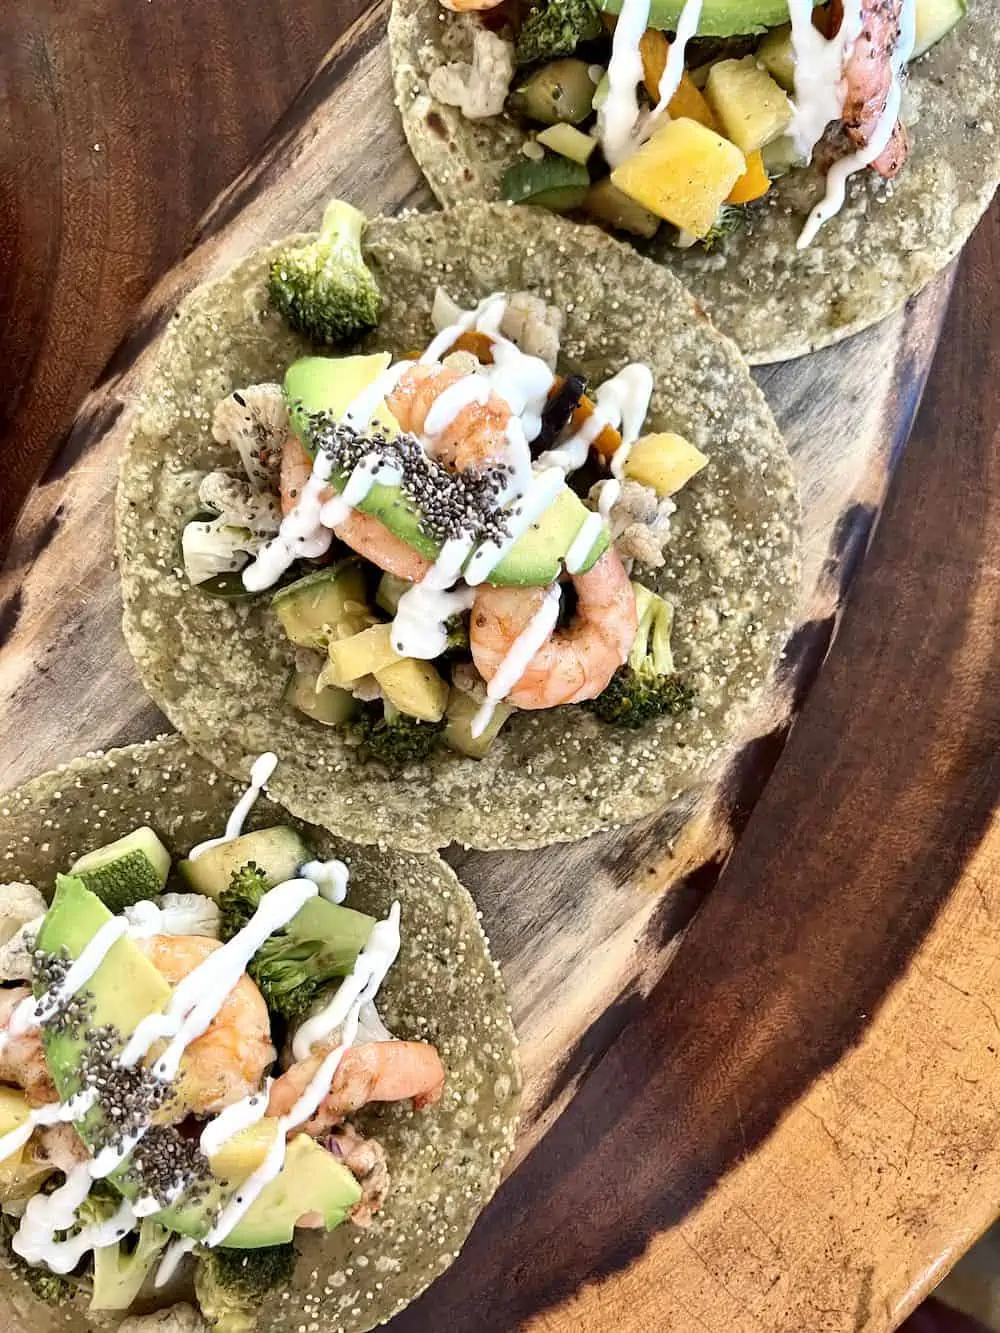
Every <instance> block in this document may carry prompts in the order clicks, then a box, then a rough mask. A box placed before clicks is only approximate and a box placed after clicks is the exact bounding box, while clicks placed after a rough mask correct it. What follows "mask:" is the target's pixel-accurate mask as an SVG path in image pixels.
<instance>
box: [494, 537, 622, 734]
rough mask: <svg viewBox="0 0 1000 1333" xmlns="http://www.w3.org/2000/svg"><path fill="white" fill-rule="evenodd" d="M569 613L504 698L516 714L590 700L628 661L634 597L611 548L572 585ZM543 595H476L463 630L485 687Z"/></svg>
mask: <svg viewBox="0 0 1000 1333" xmlns="http://www.w3.org/2000/svg"><path fill="white" fill-rule="evenodd" d="M572 582H573V587H574V588H575V589H576V594H577V604H576V615H575V616H574V618H573V621H572V623H571V624H569V625H568V626H567V627H566V628H565V629H557V630H555V631H554V632H553V633H552V634H551V635H550V636H549V639H548V640H547V642H546V643H544V644H543V645H542V646H541V648H539V650H538V652H537V653H535V655H534V657H533V658H532V659H531V661H530V662H529V663H528V665H527V668H526V669H525V671H524V673H523V674H522V675H521V677H520V679H519V680H518V681H517V684H516V685H515V686H514V688H513V689H512V690H511V691H510V693H509V694H508V695H507V696H506V701H507V702H508V703H510V704H513V705H514V707H516V708H525V709H537V708H557V707H558V706H559V705H560V704H578V703H583V702H584V700H586V699H596V698H597V696H598V695H599V694H600V693H601V692H602V691H603V690H604V689H605V688H606V686H607V684H608V682H609V681H610V680H611V677H612V676H613V675H614V674H615V672H616V671H617V670H618V668H619V667H620V666H622V665H623V664H624V663H625V661H626V660H627V658H628V654H629V650H630V649H631V647H632V644H633V642H634V640H635V635H636V630H637V628H638V620H637V617H636V610H635V593H634V592H633V591H632V584H631V583H630V582H629V577H628V573H627V572H626V570H625V566H624V565H623V564H622V561H621V557H620V556H619V555H618V553H617V552H616V551H615V549H614V548H613V547H612V548H610V549H609V550H607V551H605V552H604V554H603V555H602V556H601V558H600V559H599V560H598V561H597V563H596V564H595V565H594V566H593V568H592V569H590V570H588V572H587V573H586V574H577V575H574V576H573V579H572ZM547 595H548V589H547V588H492V587H488V586H487V585H485V584H484V585H483V586H481V587H480V588H479V590H478V591H477V593H476V600H475V602H474V603H473V606H472V618H471V622H470V626H469V643H470V646H471V648H472V660H473V661H474V662H475V664H476V669H477V671H478V672H479V674H480V675H481V676H482V677H483V679H484V680H485V681H491V680H492V679H493V677H494V676H495V675H496V674H497V672H498V671H499V670H500V667H501V665H502V664H503V662H504V661H505V659H506V658H507V656H508V654H509V653H510V651H511V649H512V648H513V647H514V644H515V643H516V641H517V639H518V638H519V637H520V635H521V634H523V633H524V631H525V630H526V629H527V628H528V625H529V624H530V623H531V621H532V619H533V617H534V616H535V615H536V614H537V613H538V611H539V609H540V607H541V605H542V603H543V602H544V600H545V598H546V596H547Z"/></svg>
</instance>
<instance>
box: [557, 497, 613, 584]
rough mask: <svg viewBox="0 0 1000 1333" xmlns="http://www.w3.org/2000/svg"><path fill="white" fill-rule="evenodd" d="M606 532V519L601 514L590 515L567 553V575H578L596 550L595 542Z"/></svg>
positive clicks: (581, 525) (582, 524)
mask: <svg viewBox="0 0 1000 1333" xmlns="http://www.w3.org/2000/svg"><path fill="white" fill-rule="evenodd" d="M603 531H604V518H603V517H602V515H601V514H599V513H597V512H596V511H595V512H594V513H591V514H588V515H587V517H586V518H585V519H584V520H583V522H582V523H581V524H580V531H579V532H578V533H577V534H576V536H575V537H574V538H573V540H572V542H570V547H569V550H568V551H567V552H566V561H565V564H566V573H567V574H578V573H579V572H580V570H581V569H582V568H583V566H584V565H585V564H586V562H587V556H589V555H590V553H591V551H592V550H593V549H594V542H596V541H597V539H598V537H599V536H600V535H601V533H602V532H603Z"/></svg>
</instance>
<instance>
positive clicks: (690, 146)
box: [611, 117, 746, 236]
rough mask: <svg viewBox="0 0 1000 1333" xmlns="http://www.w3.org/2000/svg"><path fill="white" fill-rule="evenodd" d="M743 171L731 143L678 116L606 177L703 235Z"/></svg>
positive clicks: (658, 212) (741, 160)
mask: <svg viewBox="0 0 1000 1333" xmlns="http://www.w3.org/2000/svg"><path fill="white" fill-rule="evenodd" d="M745 170H746V160H745V159H744V157H743V154H742V153H741V152H740V150H739V149H738V148H737V147H736V146H735V145H734V144H732V143H730V142H729V140H728V139H723V138H722V136H721V135H719V134H716V132H715V131H714V130H710V129H708V128H706V126H704V125H699V124H698V122H697V121H695V120H690V119H688V118H687V117H682V118H681V119H680V120H668V121H667V122H666V123H665V124H663V125H661V126H660V128H659V129H658V130H657V131H656V133H655V134H654V135H653V136H652V138H651V139H650V140H649V141H648V142H647V143H645V144H643V146H642V147H641V148H640V149H639V150H638V151H637V152H635V153H633V154H632V156H631V157H629V158H626V159H625V161H624V162H623V163H622V164H621V166H619V167H617V168H616V169H615V170H614V171H613V172H612V173H611V180H612V183H613V184H614V185H616V186H617V187H618V189H619V190H621V191H623V192H624V193H625V194H627V195H628V196H629V198H630V199H634V200H635V201H636V202H637V203H639V204H642V206H643V207H644V208H648V209H649V210H650V212H651V213H655V214H656V215H657V217H661V218H666V220H667V221H668V222H672V223H673V224H674V226H675V227H680V228H681V230H682V231H688V232H691V233H692V235H694V236H705V235H706V234H707V233H708V232H709V231H711V229H712V227H713V225H714V223H715V219H716V218H717V217H718V214H719V209H720V208H721V207H722V205H723V204H724V203H725V201H726V198H727V197H728V195H729V192H730V190H732V188H733V186H734V185H735V184H736V182H737V181H738V180H739V178H740V177H741V176H742V175H743V173H744V171H745Z"/></svg>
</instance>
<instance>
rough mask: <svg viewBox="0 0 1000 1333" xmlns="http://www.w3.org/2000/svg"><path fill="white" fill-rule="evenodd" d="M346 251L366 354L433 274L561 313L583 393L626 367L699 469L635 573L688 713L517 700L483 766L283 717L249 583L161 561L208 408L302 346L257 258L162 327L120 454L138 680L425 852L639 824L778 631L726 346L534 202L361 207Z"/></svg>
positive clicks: (618, 253)
mask: <svg viewBox="0 0 1000 1333" xmlns="http://www.w3.org/2000/svg"><path fill="white" fill-rule="evenodd" d="M367 244H368V254H369V260H370V263H371V264H372V266H373V268H374V271H375V273H376V276H377V278H378V281H379V283H380V285H381V287H382V290H383V294H384V296H385V298H386V305H385V309H384V312H383V318H382V322H381V324H380V326H379V328H378V329H377V330H375V332H374V333H373V334H372V335H371V337H370V339H369V340H368V345H369V347H370V349H372V350H374V349H384V350H388V351H391V352H392V353H393V354H394V355H396V356H400V355H403V354H408V353H412V352H413V350H414V349H416V348H421V347H424V346H425V345H426V344H427V343H428V342H429V341H430V338H431V336H432V334H433V327H432V324H431V318H430V311H431V304H432V301H433V297H434V291H435V287H436V285H437V284H438V283H440V284H442V285H444V286H446V287H447V289H448V291H449V292H450V294H451V295H452V296H453V297H454V298H455V299H456V300H458V301H460V302H461V303H462V304H463V305H464V306H467V307H468V306H471V305H472V304H474V303H475V301H477V300H478V299H480V298H482V297H484V296H485V295H487V294H488V293H490V292H494V291H501V290H502V291H508V292H515V291H519V290H523V289H528V290H532V291H536V292H539V293H542V294H544V296H545V298H546V299H547V300H549V301H550V302H552V303H554V304H555V305H557V306H559V307H560V308H561V309H562V310H564V311H565V312H566V324H565V328H564V332H563V340H562V348H563V368H566V369H568V368H572V369H576V370H580V371H582V372H583V373H584V374H586V375H587V376H588V378H589V379H590V381H591V382H593V383H599V382H601V381H602V380H604V379H606V378H607V377H608V376H609V375H610V374H612V373H613V372H615V371H617V370H619V369H621V367H622V366H624V365H625V364H627V363H628V362H630V361H645V362H647V363H648V364H649V365H650V366H651V369H652V372H653V380H654V384H655V386H656V388H655V392H654V396H653V402H652V408H651V412H650V416H649V419H648V421H647V427H646V428H647V430H664V429H669V430H676V431H679V432H680V433H681V434H683V435H684V436H686V437H687V438H688V439H690V440H691V441H692V442H693V443H694V444H696V445H697V446H698V447H699V448H700V449H701V450H702V451H703V452H704V453H706V454H707V455H708V456H709V458H710V459H711V463H710V466H708V467H707V468H705V469H704V471H703V472H701V473H700V474H699V475H698V476H697V477H696V478H695V479H694V481H693V482H691V483H690V484H689V485H688V486H687V487H685V489H684V490H683V491H682V492H681V493H680V494H679V495H678V496H677V497H676V499H677V504H678V510H677V513H676V515H675V516H674V518H673V520H672V522H673V528H672V533H673V537H672V541H671V545H670V546H669V547H668V549H667V564H666V566H665V567H664V568H663V569H661V570H660V571H658V572H656V573H649V572H647V571H643V570H639V571H638V572H637V576H638V577H641V578H643V579H644V580H645V581H646V582H647V583H649V584H650V585H651V586H653V587H655V588H656V590H657V591H659V592H661V593H663V594H664V595H666V596H667V597H668V598H669V599H670V600H671V602H673V603H674V605H675V607H676V621H675V628H674V633H673V646H674V652H675V657H676V661H677V668H678V670H679V671H681V672H683V673H684V674H685V676H687V678H688V679H689V680H690V682H691V684H692V685H693V686H694V687H695V689H696V691H697V696H698V698H697V705H696V707H695V709H694V710H693V711H692V712H691V713H689V714H687V715H685V716H683V717H680V718H676V719H670V718H664V719H661V720H660V721H659V722H658V723H653V724H650V725H649V726H648V727H646V728H645V729H643V730H640V731H621V730H618V729H615V728H612V727H609V726H607V725H605V724H603V723H601V722H599V721H598V720H597V719H596V718H595V717H594V716H593V715H592V714H591V713H590V712H588V711H586V710H585V709H583V708H580V707H576V708H560V709H556V710H549V711H547V712H535V713H518V714H517V715H515V716H514V717H513V718H512V719H511V721H510V722H509V723H508V724H507V725H506V726H505V727H504V729H503V731H502V732H501V733H500V736H499V738H498V740H497V741H496V742H495V743H494V745H493V746H492V747H491V749H490V751H489V753H488V755H487V757H486V758H485V759H484V760H482V761H481V762H478V763H477V762H476V761H475V760H471V759H465V758H462V757H460V756H458V755H456V754H454V753H452V752H451V751H450V750H447V749H445V748H443V747H441V748H439V749H438V750H437V751H435V752H434V753H433V754H432V755H431V757H430V759H429V760H428V761H427V762H426V763H423V764H418V765H415V766H414V767H413V768H412V769H411V770H407V771H405V772H404V773H403V774H396V775H392V774H389V773H387V772H386V770H385V769H383V768H382V767H381V766H380V765H378V764H377V763H374V762H372V761H368V762H365V761H364V760H363V759H361V758H360V757H359V753H358V750H357V747H356V745H355V744H353V743H352V739H351V737H350V736H349V735H347V734H345V733H344V732H342V731H339V730H337V729H333V728H324V727H321V726H319V725H318V724H316V723H314V722H311V721H310V720H309V719H307V718H305V717H302V716H301V715H299V714H297V713H295V712H294V711H293V710H291V709H290V708H289V707H288V706H287V705H286V704H285V703H284V702H283V699H282V692H283V690H284V687H285V682H286V679H287V676H288V672H289V670H290V667H291V663H292V649H291V646H290V645H289V643H288V641H287V640H286V638H285V636H284V634H283V633H282V631H281V629H280V626H279V624H278V621H277V618H276V617H275V615H274V613H273V611H272V610H271V607H270V604H269V600H268V598H267V597H264V598H258V599H256V600H254V601H251V602H220V601H218V600H214V599H212V598H211V597H209V596H207V595H206V594H205V593H203V592H201V591H199V590H197V589H193V588H192V587H191V586H190V585H189V584H188V582H187V580H186V578H185V576H184V574H183V571H182V569H181V563H180V555H179V546H180V539H181V532H182V529H183V526H184V524H185V522H186V521H187V520H188V519H189V518H190V517H191V514H192V512H193V510H194V509H195V508H196V507H197V502H196V494H197V488H198V482H199V480H200V477H201V475H202V474H203V472H204V471H205V470H207V469H211V468H216V467H219V466H221V465H229V466H234V465H235V464H236V462H237V459H236V455H235V453H234V452H232V451H231V450H229V449H227V448H224V447H223V446H220V445H218V444H215V443H213V441H212V437H211V432H210V422H211V417H212V412H213V409H214V407H215V405H216V403H217V402H218V401H219V400H220V399H221V398H222V397H223V396H224V395H225V394H227V393H229V392H230V391H231V390H233V389H236V388H239V387H241V386H246V385H248V384H251V383H255V382H260V381H264V380H275V379H278V380H280V378H281V376H282V373H283V372H284V370H285V368H286V367H287V365H288V364H289V363H290V362H291V361H292V360H293V359H294V358H295V357H296V355H298V354H300V353H301V350H302V344H301V343H300V342H299V341H298V340H297V339H296V338H295V337H293V336H292V335H291V334H290V333H289V332H288V330H287V328H286V327H285V326H284V325H283V323H282V322H281V321H280V320H279V319H278V317H277V316H276V315H274V314H272V313H271V312H270V311H269V310H268V309H267V303H266V296H265V285H264V284H265V276H266V273H267V268H268V262H269V258H270V255H271V254H272V253H273V249H265V250H263V251H260V252H258V253H257V254H255V255H253V256H252V257H251V258H249V259H247V260H246V261H245V262H244V263H242V264H241V265H240V266H239V267H238V268H236V269H235V270H234V271H233V272H232V273H230V274H229V275H228V276H227V277H225V278H223V279H222V280H221V281H220V282H218V283H215V284H214V285H212V286H208V287H205V288H202V289H200V290H198V291H196V292H195V293H193V294H192V296H191V297H189V298H188V300H187V301H186V302H185V303H184V305H183V306H182V307H181V309H180V310H179V311H178V314H177V317H176V318H175V319H174V320H172V322H171V325H170V329H169V332H168V333H167V335H166V336H165V338H164V340H163V344H162V346H161V348H160V351H159V359H158V362H157V365H156V366H155V368H154V370H153V372H152V375H151V377H150V380H149V381H148V384H147V388H146V392H145V394H144V397H143V399H142V402H141V403H140V405H139V409H138V412H137V415H136V418H135V421H134V424H133V429H132V432H131V436H130V439H129V441H128V443H127V445H126V449H125V453H124V457H123V459H122V467H121V481H120V486H119V492H118V550H119V556H120V563H121V574H122V589H123V595H124V602H125V622H124V623H125V635H126V638H127V640H128V644H129V647H130V648H131V651H132V653H133V656H134V657H135V660H136V663H137V665H138V667H139V672H140V674H141V676H142V680H143V682H144V684H145V685H146V688H147V689H148V690H149V692H150V693H151V694H152V696H153V698H154V699H155V700H156V702H157V703H158V704H159V706H160V707H161V708H162V709H163V710H164V711H165V712H166V714H167V716H168V717H169V718H170V719H171V721H172V722H173V723H174V725H175V726H176V727H177V728H178V730H179V731H180V732H181V733H182V734H183V735H184V736H185V737H186V739H187V740H188V742H189V743H190V744H191V745H192V746H193V747H194V748H195V749H196V750H198V751H199V752H200V753H202V754H203V755H204V756H205V757H206V758H208V759H210V760H211V761H212V762H213V763H215V764H218V765H219V766H220V767H221V768H224V769H225V770H226V771H227V772H229V773H232V774H237V775H244V774H246V773H247V771H248V767H249V763H250V761H251V759H252V757H253V756H255V755H257V754H260V753H261V752H262V751H264V750H273V751H274V752H275V753H276V754H278V756H279V757H280V759H281V764H280V766H279V768H278V771H277V773H276V774H275V776H274V779H273V781H272V783H271V791H272V793H273V794H274V796H275V798H276V799H277V800H280V801H281V803H282V804H283V805H285V806H287V807H288V809H290V810H292V811H293V812H295V813H296V814H298V815H299V816H300V817H301V818H308V819H310V820H311V821H313V822H316V823H322V824H325V825H326V826H328V827H330V828H334V829H343V830H345V831H349V832H350V836H351V837H352V838H353V839H356V840H358V841H362V842H376V841H377V842H381V843H385V844H389V845H395V846H404V847H410V848H413V849H427V848H432V847H439V846H444V845H445V844H446V843H449V842H453V841H454V842H460V843H465V844H467V845H471V846H475V847H484V848H491V847H494V848H508V847H537V846H544V845H546V844H549V843H552V842H558V841H569V840H572V839H576V838H581V837H584V836H585V835H587V834H589V833H592V832H594V831H595V830H597V829H601V828H607V827H609V826H611V825H614V824H620V823H626V822H628V821H630V820H634V819H637V818H639V817H640V816H642V815H646V814H650V813H652V812H653V811H656V810H658V809H660V808H662V807H663V806H664V805H666V804H667V803H668V802H669V801H670V800H672V799H673V798H674V797H675V796H676V795H677V794H678V793H679V792H681V791H683V790H684V789H686V788H688V787H690V786H691V785H692V784H693V783H695V782H696V781H697V780H698V779H699V778H701V777H702V776H703V774H704V773H705V770H706V768H707V767H708V766H709V765H710V764H711V763H712V762H713V761H714V760H715V759H716V758H717V757H718V756H719V755H720V754H721V753H722V752H723V751H724V750H725V749H726V748H727V746H729V745H730V744H731V742H732V740H733V737H734V734H735V732H736V730H737V728H738V727H739V726H740V724H741V723H742V722H744V721H745V720H746V718H747V715H748V712H749V710H750V709H751V707H752V705H753V703H754V701H755V700H756V698H757V696H758V694H759V691H760V689H761V686H762V684H763V682H764V680H765V678H766V676H767V674H768V671H769V670H770V668H771V666H772V664H773V663H774V661H775V659H776V657H777V654H778V652H779V650H780V648H781V646H782V644H783V643H784V641H785V638H786V635H787V632H788V629H789V626H790V623H791V620H792V616H793V611H794V607H795V603H796V597H797V592H798V585H799V576H798V562H797V555H796V549H797V535H796V533H797V524H798V502H797V493H796V487H795V482H794V479H793V476H792V469H791V463H790V460H789V457H788V454H787V451H786V449H785V446H784V443H783V441H782V439H781V437H780V435H779V433H778V429H777V427H776V425H775V423H774V419H773V417H772V416H771V413H770V411H769V409H768V407H767V404H766V403H765V401H764V398H763V395H762V394H761V393H760V391H759V390H758V389H757V388H756V386H755V385H754V383H753V381H752V380H751V378H750V375H749V373H748V371H747V369H746V367H745V365H744V364H743V362H742V360H741V359H740V357H739V355H738V353H737V351H736V349H735V347H734V346H733V345H732V343H730V342H729V341H727V340H726V339H724V338H722V337H720V336H719V335H718V334H717V333H716V332H715V331H714V330H713V329H712V328H711V326H710V325H709V323H708V321H707V320H706V319H705V318H704V316H703V315H702V314H701V312H700V311H699V310H698V309H697V307H696V305H695V303H694V302H693V301H692V300H691V298H690V297H689V296H688V294H687V293H686V292H685V291H684V289H683V288H682V286H681V285H680V283H679V282H678V281H677V279H676V278H675V277H674V276H673V274H671V273H669V272H667V271H666V270H665V269H662V268H659V267H657V266H656V265H654V264H651V263H649V262H648V261H647V260H643V259H640V258H638V257H637V256H636V255H635V254H634V253H633V252H632V251H631V250H630V249H629V248H628V247H626V246H623V245H621V244H619V243H618V242H617V241H615V240H612V239H611V238H610V237H608V236H606V235H605V234H604V233H603V232H601V231H599V230H598V229H597V228H594V227H577V226H574V225H572V224H570V223H567V222H565V221H563V220H562V219H559V218H557V217H555V216H553V215H551V214H547V213H542V212H540V211H539V210H537V209H534V210H529V209H515V208H511V207H509V206H506V205H499V206H498V205H473V206H466V207H464V208H462V209H458V210H454V211H451V212H446V213H438V214H431V215H420V214H410V215H409V216H406V217H402V218H398V219H395V220H384V219H383V220H377V221H375V222H373V223H372V225H371V227H370V229H369V232H368V242H367Z"/></svg>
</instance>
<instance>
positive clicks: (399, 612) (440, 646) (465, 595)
mask: <svg viewBox="0 0 1000 1333" xmlns="http://www.w3.org/2000/svg"><path fill="white" fill-rule="evenodd" d="M472 547H473V542H472V539H471V538H470V537H452V538H450V539H449V540H448V541H446V542H445V543H444V545H443V546H442V547H441V553H440V555H439V556H438V558H437V559H436V560H435V561H434V563H433V565H431V567H430V569H429V570H428V571H427V573H426V574H425V575H424V577H423V578H422V579H421V581H420V582H419V583H415V584H414V585H413V587H412V588H407V590H406V592H404V593H403V595H402V596H401V597H400V599H399V602H398V604H397V606H396V615H395V617H394V618H393V622H392V630H391V639H392V646H393V648H394V649H395V650H396V652H397V653H399V655H400V656H401V657H419V658H422V659H423V660H424V661H432V660H433V659H434V658H435V657H440V656H441V654H442V653H443V652H444V651H445V650H446V649H447V647H448V631H447V621H448V620H450V618H451V617H452V616H454V615H457V614H460V613H461V612H463V611H468V610H469V609H470V608H471V606H472V603H473V601H474V600H475V596H476V594H475V592H474V591H473V589H472V588H458V589H456V588H455V587H454V585H455V584H456V583H457V582H458V580H459V578H460V577H461V574H462V566H463V565H464V564H465V561H466V559H467V558H468V556H469V553H470V552H471V550H472Z"/></svg>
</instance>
